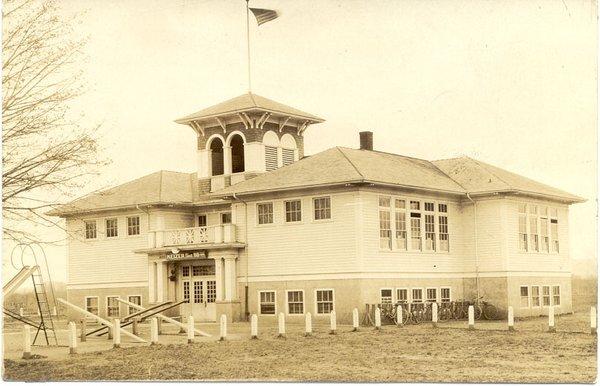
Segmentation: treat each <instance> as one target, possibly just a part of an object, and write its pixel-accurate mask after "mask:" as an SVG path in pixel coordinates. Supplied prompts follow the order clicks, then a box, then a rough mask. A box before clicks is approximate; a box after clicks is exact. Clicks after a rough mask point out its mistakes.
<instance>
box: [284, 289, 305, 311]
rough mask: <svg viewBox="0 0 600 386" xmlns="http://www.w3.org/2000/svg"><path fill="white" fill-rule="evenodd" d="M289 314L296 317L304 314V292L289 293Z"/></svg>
mask: <svg viewBox="0 0 600 386" xmlns="http://www.w3.org/2000/svg"><path fill="white" fill-rule="evenodd" d="M287 302H288V314H292V315H296V314H303V313H304V291H288V293H287Z"/></svg>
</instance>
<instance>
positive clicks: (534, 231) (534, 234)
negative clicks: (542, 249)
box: [529, 205, 539, 252]
mask: <svg viewBox="0 0 600 386" xmlns="http://www.w3.org/2000/svg"><path fill="white" fill-rule="evenodd" d="M537 220H538V218H537V205H530V206H529V233H530V234H529V242H530V245H531V250H532V251H535V252H539V244H538V242H539V240H538V237H539V236H538V226H537Z"/></svg>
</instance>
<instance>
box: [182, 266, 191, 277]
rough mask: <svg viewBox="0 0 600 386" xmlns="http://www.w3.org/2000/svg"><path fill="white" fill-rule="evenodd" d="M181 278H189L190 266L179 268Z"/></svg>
mask: <svg viewBox="0 0 600 386" xmlns="http://www.w3.org/2000/svg"><path fill="white" fill-rule="evenodd" d="M181 276H183V277H189V276H190V266H189V265H184V266H182V267H181Z"/></svg>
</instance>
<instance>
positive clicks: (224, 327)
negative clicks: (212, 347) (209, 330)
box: [219, 314, 227, 340]
mask: <svg viewBox="0 0 600 386" xmlns="http://www.w3.org/2000/svg"><path fill="white" fill-rule="evenodd" d="M220 330H221V331H220V333H219V340H225V338H227V315H225V314H222V315H221V329H220Z"/></svg>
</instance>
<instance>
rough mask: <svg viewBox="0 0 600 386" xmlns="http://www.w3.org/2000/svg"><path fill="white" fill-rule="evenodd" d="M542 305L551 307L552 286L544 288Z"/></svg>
mask: <svg viewBox="0 0 600 386" xmlns="http://www.w3.org/2000/svg"><path fill="white" fill-rule="evenodd" d="M542 305H543V306H544V307H547V306H549V305H550V286H548V285H545V286H543V287H542Z"/></svg>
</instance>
